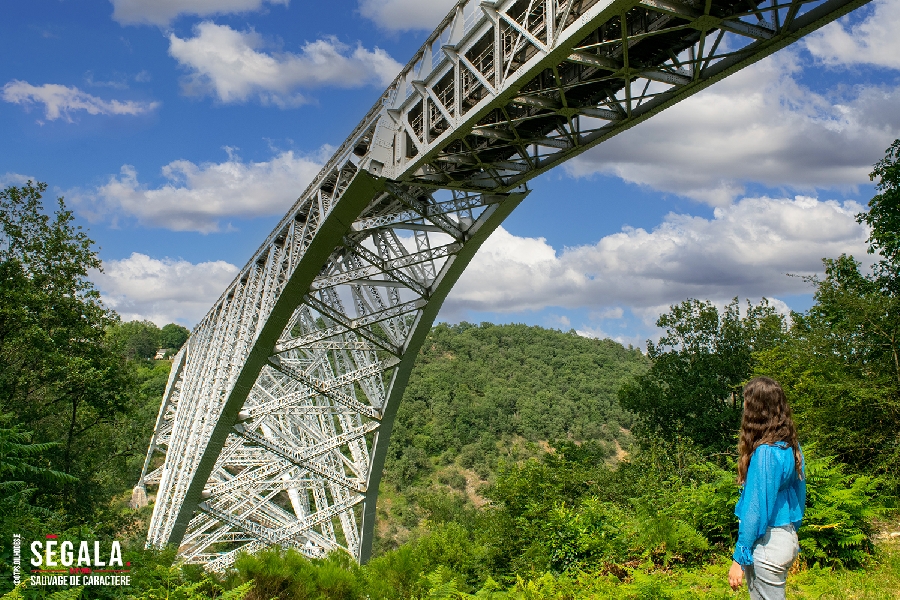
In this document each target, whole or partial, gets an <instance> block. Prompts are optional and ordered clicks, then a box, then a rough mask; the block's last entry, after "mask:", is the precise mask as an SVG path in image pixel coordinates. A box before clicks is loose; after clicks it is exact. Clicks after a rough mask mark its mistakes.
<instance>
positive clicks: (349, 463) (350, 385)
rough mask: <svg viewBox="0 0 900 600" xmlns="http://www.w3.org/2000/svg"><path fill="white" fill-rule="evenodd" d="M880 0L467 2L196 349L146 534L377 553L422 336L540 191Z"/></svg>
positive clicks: (228, 300) (202, 547) (259, 260)
mask: <svg viewBox="0 0 900 600" xmlns="http://www.w3.org/2000/svg"><path fill="white" fill-rule="evenodd" d="M866 2H867V0H780V2H779V0H761V1H757V0H488V1H480V0H460V1H459V2H458V3H457V6H456V7H455V8H454V10H453V11H451V13H450V14H449V15H448V16H447V17H446V18H445V19H444V20H443V21H442V23H441V24H440V25H439V27H438V28H437V30H435V32H434V33H433V34H432V35H431V36H430V37H429V38H428V40H427V41H426V43H425V44H424V45H423V47H422V48H421V49H420V50H419V51H418V52H417V53H416V54H415V56H414V57H413V59H412V60H411V61H410V62H409V63H408V64H407V65H406V67H404V69H403V70H402V72H401V73H400V75H399V76H398V77H397V79H395V81H394V82H393V83H392V84H391V86H389V87H388V89H387V90H386V91H385V92H384V93H383V94H382V96H381V97H380V99H379V101H378V102H377V103H376V104H375V106H374V107H373V108H372V109H371V110H370V111H369V113H368V114H367V115H366V116H365V118H364V119H363V120H362V121H361V122H360V124H359V125H358V126H357V127H356V128H355V129H354V131H353V133H352V134H351V135H350V136H349V137H348V138H347V140H346V141H345V142H344V143H343V144H342V145H341V147H340V148H339V149H338V150H337V152H336V153H335V154H334V156H333V157H332V158H331V159H330V160H329V162H328V163H327V164H326V166H325V168H324V169H323V170H322V171H321V172H320V173H319V175H318V176H317V177H316V179H315V180H314V181H313V182H312V183H311V184H310V185H309V187H308V188H307V189H306V190H305V191H304V193H303V195H302V196H301V197H300V198H299V200H298V201H297V202H296V203H295V204H294V206H293V207H292V208H291V209H290V210H289V211H288V213H287V214H286V215H285V217H284V218H283V219H282V220H281V221H280V222H279V224H278V226H277V227H276V228H275V229H274V231H273V232H272V233H271V234H270V235H269V236H268V237H267V238H266V240H265V241H264V242H263V244H262V245H261V246H260V248H259V249H258V250H257V251H256V253H255V254H254V255H253V257H252V258H251V259H250V261H249V262H248V263H247V265H246V266H245V267H244V268H243V269H242V270H241V272H240V274H239V275H238V276H237V278H236V279H235V280H234V282H232V284H231V285H230V286H229V287H228V289H227V290H226V291H225V292H224V293H223V294H222V296H221V297H220V298H219V299H218V301H217V302H216V303H215V305H214V306H213V308H212V309H211V310H210V312H209V313H208V314H207V315H206V317H204V319H203V320H202V321H201V322H200V323H199V324H198V325H197V327H196V328H195V329H194V331H193V332H192V335H191V337H190V339H189V340H188V342H187V343H186V344H185V347H184V348H183V349H182V350H181V351H180V352H179V353H178V355H177V356H176V358H175V361H174V364H173V367H172V372H171V375H170V377H169V381H168V385H167V387H166V391H165V394H164V397H163V401H162V403H161V406H160V410H159V414H158V418H157V421H156V426H155V429H154V433H153V438H152V440H151V444H150V447H149V449H148V452H147V458H146V460H145V463H144V470H143V473H142V475H141V480H140V482H139V483H138V487H137V488H136V491H137V492H141V491H143V490H144V489H145V487H146V486H148V485H156V486H158V490H157V494H156V504H155V506H154V511H153V516H152V519H151V523H150V530H149V533H148V544H152V545H165V544H175V545H178V546H179V553H180V554H181V555H182V556H183V557H184V558H185V559H186V560H187V561H188V562H192V563H201V564H205V565H207V567H208V568H210V569H214V570H221V569H224V568H226V567H227V566H229V565H230V564H231V563H232V562H233V561H234V558H235V556H236V554H237V553H238V552H240V551H242V550H244V551H253V550H255V549H258V548H262V547H265V546H268V545H273V544H277V545H282V546H291V547H295V548H297V549H298V550H300V551H301V552H303V553H305V554H307V555H309V556H320V555H322V554H323V553H326V552H329V551H331V550H335V549H343V550H345V551H347V552H349V553H350V554H352V555H353V556H355V557H356V558H357V559H359V560H360V561H365V560H367V559H368V556H369V554H370V552H371V545H372V534H373V525H374V519H375V503H376V501H377V495H378V484H379V483H380V479H381V471H382V467H383V464H384V458H385V454H386V449H387V444H388V442H389V439H390V433H391V428H392V425H393V420H394V416H395V415H396V412H397V407H398V404H399V402H400V400H401V398H402V395H403V390H404V388H405V386H406V382H407V380H408V378H409V373H410V371H411V369H412V366H413V362H414V360H415V357H416V355H417V353H418V350H419V347H420V346H421V344H422V343H423V341H424V339H425V336H426V334H427V333H428V331H429V330H430V328H431V325H432V323H433V321H434V319H435V318H436V316H437V313H438V311H439V309H440V306H441V304H442V302H443V301H444V299H445V298H446V296H447V294H448V293H449V292H450V289H451V288H452V287H453V284H454V283H455V282H456V281H457V279H458V278H459V276H460V275H461V274H462V272H463V271H464V269H465V267H466V266H467V265H468V264H469V262H470V261H471V260H472V258H473V257H474V256H475V253H476V251H477V250H478V248H479V247H480V246H481V244H482V243H484V241H485V240H486V239H487V238H488V237H489V236H490V234H491V233H492V232H493V231H494V230H495V229H496V228H497V227H498V226H499V225H500V224H501V222H502V221H503V219H504V218H505V217H506V216H507V215H508V214H509V213H510V212H511V211H512V210H513V209H514V208H515V207H516V206H517V205H518V203H519V202H521V201H522V199H523V198H524V197H525V196H526V195H527V193H528V190H527V187H526V182H527V181H528V180H530V179H531V178H533V177H535V176H537V175H539V174H540V173H542V172H544V171H547V170H549V169H551V168H553V167H555V166H556V165H558V164H560V163H562V162H563V161H565V160H567V159H569V158H572V157H573V156H576V155H578V154H580V153H581V152H584V151H585V150H587V149H589V148H591V147H593V146H595V145H597V144H599V143H601V142H603V141H604V140H606V139H609V138H610V137H612V136H614V135H616V134H617V133H619V132H621V131H624V130H625V129H628V128H630V127H633V126H634V125H637V124H639V123H640V122H642V121H643V120H645V119H648V118H650V117H651V116H653V115H654V114H656V113H658V112H659V111H661V110H664V109H665V108H667V107H669V106H671V105H672V104H674V103H676V102H678V101H680V100H681V99H683V98H686V97H688V96H690V95H692V94H694V93H696V92H698V91H700V90H701V89H703V88H705V87H707V86H709V85H712V84H713V83H715V82H716V81H718V80H720V79H722V78H724V77H726V76H728V75H730V74H732V73H734V72H736V71H738V70H740V69H742V68H743V67H745V66H747V65H749V64H752V63H754V62H756V61H758V60H760V59H761V58H763V57H765V56H768V55H769V54H771V53H772V52H775V51H776V50H778V49H780V48H783V47H785V46H787V45H789V44H790V43H792V42H794V41H796V40H797V39H799V38H800V37H802V36H803V35H806V34H807V33H809V32H811V31H814V30H815V29H818V28H819V27H821V26H823V25H825V24H827V23H829V22H831V21H833V20H834V19H836V18H838V17H840V16H842V15H844V14H846V13H847V12H849V11H851V10H853V9H854V8H856V7H858V6H862V5H863V4H865V3H866ZM159 454H163V455H164V460H163V462H162V464H161V465H159V466H158V467H156V468H151V467H153V466H155V465H156V464H157V462H158V460H159V459H158V458H157V457H158V455H159ZM140 495H141V494H140V493H137V494H136V496H140Z"/></svg>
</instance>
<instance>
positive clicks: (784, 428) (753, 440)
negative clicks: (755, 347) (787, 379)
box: [737, 377, 803, 485]
mask: <svg viewBox="0 0 900 600" xmlns="http://www.w3.org/2000/svg"><path fill="white" fill-rule="evenodd" d="M775 442H785V443H786V444H787V445H788V446H790V447H791V448H793V450H794V465H795V467H796V469H797V476H798V477H799V478H800V479H803V466H802V458H801V454H800V443H799V442H798V441H797V428H796V427H794V420H793V419H792V418H791V407H790V406H788V403H787V398H785V396H784V390H782V389H781V386H780V385H779V384H778V382H777V381H775V380H774V379H770V378H768V377H754V378H753V379H751V380H750V381H748V382H747V385H745V386H744V415H743V417H742V418H741V436H740V441H739V442H738V463H737V470H738V483H739V484H741V485H743V484H744V482H746V481H747V468H748V467H749V466H750V457H751V456H753V451H754V450H756V449H757V448H759V447H760V446H762V445H763V444H774V443H775Z"/></svg>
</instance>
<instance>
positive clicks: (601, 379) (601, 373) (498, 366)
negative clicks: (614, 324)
mask: <svg viewBox="0 0 900 600" xmlns="http://www.w3.org/2000/svg"><path fill="white" fill-rule="evenodd" d="M648 366H649V363H648V361H647V359H646V357H645V356H644V355H643V354H642V353H641V352H640V351H638V350H635V349H626V348H623V347H622V345H621V344H618V343H616V342H613V341H612V340H593V339H588V338H584V337H581V336H579V335H577V334H575V332H568V333H564V332H560V331H555V330H551V329H543V328H541V327H528V326H525V325H492V324H490V323H482V324H481V325H472V324H469V323H461V324H459V325H447V324H440V325H438V326H436V327H434V329H432V331H431V333H430V334H429V336H428V339H427V340H426V341H425V344H424V345H423V347H422V350H421V351H420V353H419V357H418V358H417V361H416V368H415V369H414V370H413V373H412V375H411V377H410V381H409V385H408V386H407V388H406V393H405V394H404V397H403V402H402V403H401V405H400V409H399V411H398V415H397V423H396V425H395V426H394V433H393V435H392V438H391V445H390V448H389V451H388V452H389V455H388V460H387V463H386V466H385V475H384V485H383V490H382V501H381V502H380V509H381V510H380V513H379V514H380V516H381V522H380V523H379V532H380V533H381V537H380V538H379V539H378V541H377V547H378V548H381V549H384V548H388V547H393V546H395V545H396V543H397V542H398V541H402V540H403V539H405V533H406V532H407V531H408V528H409V527H410V526H412V525H414V524H416V523H418V521H419V519H420V517H421V515H422V510H421V506H420V504H421V502H420V501H418V500H421V498H422V497H423V495H425V496H427V495H428V494H429V493H431V494H438V493H440V494H450V495H452V496H459V497H460V500H462V501H465V502H469V503H473V502H474V503H476V504H478V503H483V500H481V496H480V491H479V490H480V488H481V487H482V486H483V485H484V484H486V483H488V482H489V481H492V480H493V478H494V474H495V473H496V471H497V469H498V466H499V465H501V464H503V463H512V462H516V461H519V460H522V459H524V458H528V457H535V456H539V455H540V454H542V453H543V452H544V449H546V448H548V446H547V442H553V441H555V440H560V441H563V440H569V441H575V442H582V441H589V442H590V444H592V446H593V447H594V448H595V454H596V455H597V456H598V457H600V458H601V459H609V458H612V457H615V456H616V455H617V454H619V455H621V453H622V452H623V449H624V447H627V446H628V445H629V443H630V435H629V434H628V433H627V429H628V428H629V427H630V426H631V420H632V417H631V415H630V414H629V413H628V412H627V411H624V410H622V408H621V407H620V406H619V401H618V397H617V392H618V390H619V388H620V387H621V386H622V384H623V383H624V382H625V381H628V380H629V379H630V378H631V377H633V376H634V375H637V374H640V373H643V372H644V371H646V369H647V367H648ZM392 509H393V510H392ZM398 536H399V537H398Z"/></svg>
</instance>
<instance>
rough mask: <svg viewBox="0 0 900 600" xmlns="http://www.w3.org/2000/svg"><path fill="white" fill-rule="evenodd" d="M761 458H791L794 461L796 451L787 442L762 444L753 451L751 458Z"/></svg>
mask: <svg viewBox="0 0 900 600" xmlns="http://www.w3.org/2000/svg"><path fill="white" fill-rule="evenodd" d="M757 456H759V457H760V458H763V457H764V458H782V457H785V456H790V457H791V460H793V456H794V449H793V448H791V446H790V445H789V444H788V443H787V442H774V443H771V444H760V445H759V446H757V447H756V450H754V451H753V455H752V456H751V458H754V457H757Z"/></svg>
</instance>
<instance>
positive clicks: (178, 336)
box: [159, 323, 191, 350]
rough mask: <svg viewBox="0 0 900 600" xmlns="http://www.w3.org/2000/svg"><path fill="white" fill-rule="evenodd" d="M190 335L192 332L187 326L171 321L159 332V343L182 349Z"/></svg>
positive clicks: (174, 348) (170, 347)
mask: <svg viewBox="0 0 900 600" xmlns="http://www.w3.org/2000/svg"><path fill="white" fill-rule="evenodd" d="M190 335H191V332H190V331H189V330H188V328H187V327H182V326H181V325H176V324H175V323H169V324H168V325H164V326H163V328H162V329H161V330H160V332H159V345H160V347H162V348H166V349H170V350H181V347H182V346H184V343H185V342H186V341H187V339H188V337H189V336H190Z"/></svg>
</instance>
